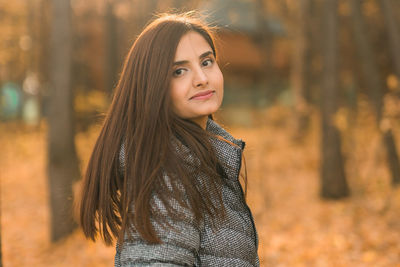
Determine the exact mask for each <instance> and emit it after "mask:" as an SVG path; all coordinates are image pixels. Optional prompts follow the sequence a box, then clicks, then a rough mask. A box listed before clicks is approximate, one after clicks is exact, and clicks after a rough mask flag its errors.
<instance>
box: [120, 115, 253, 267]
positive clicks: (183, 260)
mask: <svg viewBox="0 0 400 267" xmlns="http://www.w3.org/2000/svg"><path fill="white" fill-rule="evenodd" d="M206 129H207V131H209V132H211V133H213V134H215V135H219V136H220V137H222V138H223V139H225V140H228V141H229V142H230V143H233V144H234V145H233V144H230V143H229V142H226V141H224V140H221V139H219V138H215V139H214V138H213V139H212V140H211V143H212V145H213V146H214V148H215V151H216V154H217V157H218V159H219V160H220V162H222V163H224V164H227V166H228V167H224V171H225V173H226V177H225V179H224V182H225V183H224V185H223V188H222V196H223V201H224V205H225V207H226V212H227V216H226V219H225V220H224V221H222V222H221V224H219V227H218V228H217V229H216V230H215V229H212V228H211V225H210V223H209V221H208V220H207V219H205V220H204V223H202V224H201V225H198V224H196V223H195V222H194V219H193V216H188V219H187V220H182V221H172V220H169V223H171V224H173V225H174V228H175V229H177V230H178V231H171V230H168V229H164V228H162V227H161V226H160V225H158V224H156V223H155V222H153V225H154V228H155V229H156V231H157V233H158V235H159V237H160V239H161V240H162V244H156V245H154V244H149V243H147V242H145V241H144V240H142V239H141V238H140V236H139V235H137V234H134V236H133V237H134V238H133V240H134V241H128V240H126V241H124V245H123V247H122V248H119V247H118V246H117V248H116V255H115V267H125V266H232V267H234V266H244V267H245V266H259V265H260V264H259V259H258V255H257V249H258V237H257V232H256V228H255V225H254V220H253V216H252V214H251V212H250V209H249V207H248V206H247V205H246V203H245V202H244V197H243V189H242V187H241V185H240V183H239V180H238V176H239V172H240V167H241V162H242V160H241V159H242V150H243V149H244V146H245V143H244V142H243V141H242V140H238V139H234V138H233V137H232V136H231V135H230V134H229V133H228V132H227V131H225V130H224V129H223V128H221V127H220V126H219V125H218V124H217V123H216V122H214V121H213V120H211V119H209V120H208V121H207V128H206ZM120 159H121V162H122V164H124V151H123V149H121V155H120ZM153 203H154V204H155V205H158V208H159V209H160V210H163V207H162V204H161V202H160V200H159V199H157V197H156V196H155V197H154V202H153ZM177 207H178V208H179V205H178V206H177ZM164 210H165V208H164ZM186 212H188V211H186ZM188 213H189V212H188ZM188 215H189V214H188Z"/></svg>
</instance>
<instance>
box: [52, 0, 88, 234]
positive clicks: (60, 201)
mask: <svg viewBox="0 0 400 267" xmlns="http://www.w3.org/2000/svg"><path fill="white" fill-rule="evenodd" d="M52 4H53V5H52V17H53V19H52V30H51V43H50V53H51V63H50V66H51V71H50V77H51V87H52V90H51V92H50V96H49V114H48V127H49V128H48V175H49V189H50V209H51V240H52V241H57V240H59V239H61V238H63V237H65V236H67V235H68V234H70V233H71V232H72V231H73V229H74V228H75V227H76V226H77V225H76V223H75V222H74V220H73V216H72V203H73V199H72V197H73V194H72V184H73V182H74V181H76V180H77V179H79V176H80V175H79V167H78V159H77V156H76V152H75V144H74V127H73V109H72V102H73V93H72V88H71V42H72V37H71V25H70V24H71V20H70V16H71V12H70V3H69V1H67V0H53V2H52Z"/></svg>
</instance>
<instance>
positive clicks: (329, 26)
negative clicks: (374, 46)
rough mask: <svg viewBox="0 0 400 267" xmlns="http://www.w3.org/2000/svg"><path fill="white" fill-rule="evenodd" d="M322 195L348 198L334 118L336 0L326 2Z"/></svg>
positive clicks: (336, 95) (322, 100)
mask: <svg viewBox="0 0 400 267" xmlns="http://www.w3.org/2000/svg"><path fill="white" fill-rule="evenodd" d="M324 9H325V10H324V26H325V27H324V35H325V38H324V47H323V63H324V71H323V87H322V94H321V97H322V99H321V102H322V106H321V112H322V147H321V149H322V159H321V165H322V166H321V182H322V186H321V192H320V193H321V196H322V197H323V198H328V199H336V198H342V197H346V196H348V195H349V189H348V185H347V181H346V176H345V172H344V166H343V158H342V152H341V139H340V134H339V131H338V129H337V128H336V126H335V125H334V122H333V118H334V115H335V112H336V110H337V98H338V93H337V91H338V90H337V89H338V77H337V57H338V52H337V20H338V18H337V16H338V15H337V0H326V1H325V2H324Z"/></svg>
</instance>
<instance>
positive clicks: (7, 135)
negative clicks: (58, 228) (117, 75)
mask: <svg viewBox="0 0 400 267" xmlns="http://www.w3.org/2000/svg"><path fill="white" fill-rule="evenodd" d="M288 114H289V113H288V111H287V110H285V109H282V108H280V107H276V108H273V109H270V110H269V111H268V112H265V113H262V114H260V113H257V115H255V116H257V121H258V122H259V123H258V124H257V127H246V128H244V127H238V126H233V125H230V126H229V127H227V128H228V129H229V131H230V132H231V133H232V135H233V136H235V137H240V138H242V139H243V140H245V141H246V149H245V156H246V163H247V170H248V181H249V187H248V194H247V200H248V204H249V206H250V208H251V209H252V211H253V215H254V218H255V223H256V227H257V230H258V234H259V240H260V242H259V255H260V260H261V266H290V267H291V266H316V267H325V266H327V267H330V266H335V267H340V266H356V267H357V266H374V267H379V266H385V267H386V266H388V267H391V266H394V267H400V219H399V214H400V188H392V187H391V185H390V174H389V173H388V171H387V167H386V163H385V151H384V149H383V147H382V145H381V139H380V137H379V134H378V131H377V130H376V129H375V128H374V127H373V125H372V124H371V123H369V122H371V121H373V119H371V118H370V117H369V115H368V114H366V115H365V116H364V115H362V114H361V115H359V116H361V117H360V118H359V119H357V121H356V123H353V124H350V125H349V124H346V123H345V126H344V127H342V129H341V130H342V136H343V140H342V141H343V142H342V143H343V144H342V147H343V152H344V155H345V162H346V175H347V180H348V183H349V187H350V190H351V196H350V197H348V198H346V199H343V200H336V201H332V200H331V201H328V200H321V198H320V197H319V171H318V169H319V159H320V156H319V154H320V153H319V151H320V147H319V144H320V134H319V130H318V129H319V127H318V119H317V118H316V117H314V118H313V120H312V123H311V128H310V131H309V134H307V135H306V136H305V137H304V139H303V140H302V141H296V142H295V141H293V138H292V137H293V134H292V133H291V132H292V131H291V130H290V129H291V127H290V122H289V120H287V118H288V116H289V115H288ZM362 116H364V117H362ZM339 121H340V120H339ZM342 126H343V125H342ZM98 130H99V127H98V126H97V127H91V128H89V130H88V131H86V132H83V133H79V134H77V136H76V145H77V149H78V154H79V157H80V159H81V166H85V165H86V163H87V159H88V157H89V153H90V150H91V148H92V147H93V144H94V141H95V137H96V135H97V134H98ZM399 130H400V129H397V131H395V135H396V137H397V141H398V142H400V133H399ZM0 148H1V151H2V152H1V158H0V176H1V242H2V244H1V245H2V256H3V265H4V266H5V267H13V266H15V267H20V266H35V267H36V266H37V267H41V266H76V267H80V266H97V267H98V266H112V265H113V257H114V252H115V249H114V247H106V246H105V245H104V244H103V243H101V242H96V243H93V242H91V241H88V240H86V239H85V238H84V236H83V234H82V233H81V231H79V230H76V231H75V232H74V233H73V234H72V235H70V236H69V237H67V238H66V239H64V240H62V241H59V242H57V243H55V244H52V243H51V242H50V233H49V225H50V223H49V220H50V215H49V205H48V184H47V180H46V150H47V149H46V125H45V124H44V123H42V125H41V126H40V127H36V128H30V127H22V126H20V125H17V124H11V123H5V124H0ZM398 151H400V149H399V147H398Z"/></svg>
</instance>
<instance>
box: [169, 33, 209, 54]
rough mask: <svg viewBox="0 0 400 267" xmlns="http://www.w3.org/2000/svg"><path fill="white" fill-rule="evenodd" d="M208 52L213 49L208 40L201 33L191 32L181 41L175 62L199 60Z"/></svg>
mask: <svg viewBox="0 0 400 267" xmlns="http://www.w3.org/2000/svg"><path fill="white" fill-rule="evenodd" d="M208 51H212V48H211V46H210V45H209V43H208V42H207V41H206V39H205V38H204V37H203V36H202V35H201V34H200V33H198V32H194V31H191V32H188V33H187V34H185V35H184V36H182V38H181V40H180V41H179V44H178V47H177V49H176V53H175V59H174V61H185V60H190V59H197V58H199V57H200V56H201V55H203V54H205V53H206V52H208Z"/></svg>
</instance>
